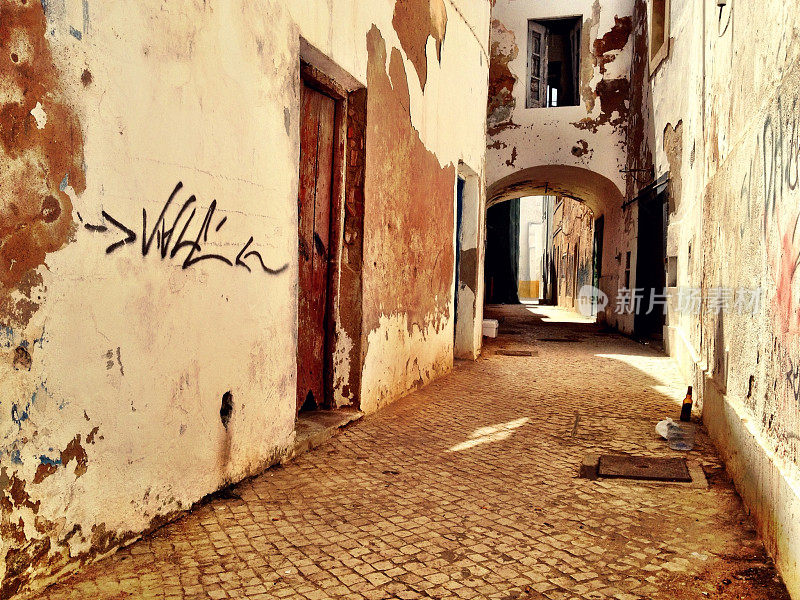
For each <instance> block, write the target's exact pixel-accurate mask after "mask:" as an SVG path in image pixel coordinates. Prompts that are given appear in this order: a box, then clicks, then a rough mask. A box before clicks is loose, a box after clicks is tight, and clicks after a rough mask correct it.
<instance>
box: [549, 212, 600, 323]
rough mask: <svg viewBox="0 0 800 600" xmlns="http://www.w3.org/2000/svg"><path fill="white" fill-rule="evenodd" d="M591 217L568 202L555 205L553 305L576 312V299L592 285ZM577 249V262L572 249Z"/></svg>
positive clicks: (592, 218)
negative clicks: (554, 303) (578, 294)
mask: <svg viewBox="0 0 800 600" xmlns="http://www.w3.org/2000/svg"><path fill="white" fill-rule="evenodd" d="M593 236H594V216H593V215H592V211H590V210H589V209H588V208H587V207H586V205H585V204H583V203H582V202H577V201H576V200H572V199H571V198H562V199H561V202H560V203H559V202H558V201H556V208H555V210H554V212H553V260H554V261H555V265H556V298H555V301H556V304H557V305H558V306H563V307H565V308H576V306H575V305H576V302H575V299H576V296H577V292H578V291H580V289H581V287H583V286H584V285H592V257H593V253H592V250H593V246H592V244H593V241H594V237H593ZM576 247H577V249H578V254H577V259H578V260H577V262H576V260H575V248H576Z"/></svg>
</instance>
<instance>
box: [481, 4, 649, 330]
mask: <svg viewBox="0 0 800 600" xmlns="http://www.w3.org/2000/svg"><path fill="white" fill-rule="evenodd" d="M576 17H577V18H578V19H579V20H580V23H581V38H580V60H579V90H580V94H579V97H580V102H579V104H578V105H577V106H558V107H553V108H526V93H527V87H528V77H529V76H528V23H529V21H538V22H542V23H547V22H548V21H549V20H551V19H565V18H576ZM634 26H635V23H634V2H633V1H632V0H603V1H601V0H595V1H590V0H569V1H566V2H563V1H560V2H559V1H550V0H547V1H543V2H536V3H526V2H518V1H516V0H497V1H496V2H495V3H494V7H493V9H492V24H491V35H490V40H491V42H490V47H491V57H492V62H491V67H490V78H489V101H488V107H487V115H488V117H487V118H488V126H487V148H488V153H487V163H486V165H487V171H486V173H487V186H488V188H487V197H488V202H489V204H490V205H491V204H493V203H494V202H496V201H499V200H503V199H507V198H512V197H520V196H525V195H533V194H550V193H555V194H559V195H563V196H565V197H571V198H573V199H575V200H578V201H581V202H584V203H585V204H586V206H587V207H588V209H589V210H591V212H592V214H593V217H594V218H595V219H597V218H599V217H601V216H603V217H604V218H605V219H604V220H605V232H604V233H605V234H604V251H603V265H602V275H603V276H602V277H601V279H600V281H599V285H600V288H601V289H602V290H603V292H604V293H605V294H606V295H607V296H608V297H609V298H610V306H612V307H613V302H614V298H616V295H617V290H618V288H619V286H620V284H621V282H622V280H623V273H624V269H625V265H624V263H623V261H622V257H624V256H625V255H626V252H628V251H631V250H632V248H634V247H635V244H636V242H635V240H636V226H635V223H636V207H632V208H626V209H623V208H622V207H623V203H624V201H625V199H626V194H627V190H626V182H627V177H626V174H625V172H624V171H625V170H626V169H627V167H628V162H629V160H628V146H629V141H628V136H629V123H631V122H632V121H635V119H636V118H637V116H636V115H634V114H632V112H631V110H630V106H631V97H632V96H631V95H632V88H631V77H632V73H633V70H632V66H633V64H634V42H635V36H634ZM590 250H591V249H590ZM599 318H601V319H603V320H605V321H607V322H609V323H610V324H611V325H613V326H615V327H617V328H618V329H620V330H622V331H626V332H631V331H632V329H633V317H632V315H628V314H621V315H618V314H615V313H614V312H613V311H607V312H606V313H602V314H600V315H599Z"/></svg>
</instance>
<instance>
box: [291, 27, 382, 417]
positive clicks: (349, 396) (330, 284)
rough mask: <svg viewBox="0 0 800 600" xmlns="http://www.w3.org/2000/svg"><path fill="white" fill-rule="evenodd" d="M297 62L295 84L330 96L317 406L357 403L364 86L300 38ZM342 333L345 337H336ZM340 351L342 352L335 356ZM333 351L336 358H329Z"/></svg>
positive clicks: (364, 115) (359, 358) (362, 219)
mask: <svg viewBox="0 0 800 600" xmlns="http://www.w3.org/2000/svg"><path fill="white" fill-rule="evenodd" d="M312 61H313V64H312ZM299 66H300V69H299V71H300V72H299V75H300V77H299V84H300V86H302V85H305V86H307V87H309V88H311V89H314V90H316V91H318V92H321V93H323V94H325V95H326V96H329V97H331V98H333V100H334V101H335V109H334V156H333V167H332V172H333V181H332V186H331V213H330V238H329V251H328V274H327V290H326V291H327V297H326V306H325V326H324V335H325V342H324V354H325V356H324V364H323V393H324V398H323V401H322V403H321V405H320V408H321V409H334V408H337V407H341V406H352V407H353V408H359V407H360V403H361V398H360V393H361V365H362V356H361V347H362V339H361V337H362V323H361V315H362V287H361V272H362V266H363V264H362V263H363V233H364V166H365V148H366V144H365V139H366V105H367V91H366V89H365V88H364V87H363V86H362V85H361V84H360V83H358V82H357V80H355V79H354V78H353V77H352V76H350V75H349V74H348V73H346V72H345V71H344V70H342V69H341V68H339V67H338V66H337V65H335V64H334V63H333V62H332V61H330V59H328V58H327V57H325V56H324V55H323V54H322V53H321V52H320V51H319V50H317V49H316V48H314V47H313V46H311V45H310V44H308V42H306V41H305V40H304V39H302V38H301V40H300V65H299ZM323 69H324V70H323ZM298 106H299V94H298ZM298 159H299V153H298ZM298 185H299V182H298ZM298 260H299V257H298ZM298 299H299V290H298ZM298 335H299V330H298ZM345 337H346V338H347V340H343V339H342V338H345ZM343 353H345V354H346V355H347V356H346V358H345V359H344V360H341V355H342V354H343ZM334 356H337V357H339V358H337V360H336V361H334Z"/></svg>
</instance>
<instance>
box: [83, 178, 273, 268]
mask: <svg viewBox="0 0 800 600" xmlns="http://www.w3.org/2000/svg"><path fill="white" fill-rule="evenodd" d="M182 188H183V183H182V182H180V181H179V182H178V184H177V185H176V186H175V188H174V189H173V190H172V193H171V194H170V195H169V198H167V200H166V202H164V206H163V207H162V208H161V212H160V213H159V215H158V218H157V219H156V220H155V223H153V224H152V226H151V228H150V229H148V224H147V209H146V208H142V243H141V252H142V256H147V255H148V254H149V253H150V251H151V250H152V249H153V247H154V245H155V250H157V251H158V253H159V254H160V257H161V259H162V260H163V259H165V258H169V259H170V260H172V259H174V258H175V256H176V255H177V254H178V252H180V251H181V250H184V249H187V250H188V252H187V253H186V255H185V256H184V258H183V261H182V263H181V267H182V268H183V269H188V268H189V267H191V266H193V265H196V264H197V263H199V262H201V261H204V260H213V261H217V262H221V263H223V264H225V265H227V266H229V267H242V268H244V269H247V271H248V272H252V268H251V265H252V266H258V267H261V270H262V271H264V272H265V273H269V274H270V275H279V274H280V273H283V272H284V271H285V270H286V269H288V268H289V264H288V263H286V264H284V265H283V266H281V267H278V268H271V267H268V266H267V265H266V264H265V263H264V259H263V258H262V257H261V254H260V253H259V252H258V251H257V250H251V249H250V247H251V246H252V244H253V236H250V238H249V239H248V240H247V241H246V242H245V243H244V244H243V245H242V246H241V249H240V250H239V253H238V254H237V255H236V257H235V258H233V259H231V258H228V257H227V256H224V255H223V254H215V253H211V252H206V251H204V244H207V243H208V238H209V235H213V234H216V233H219V231H220V230H221V229H222V227H223V226H224V225H225V223H226V222H227V220H228V217H226V216H223V217H222V218H221V219H219V221H218V222H217V224H216V225H215V226H214V228H213V233H212V231H211V229H212V228H211V224H212V222H213V221H214V215H215V213H216V212H217V201H216V200H213V201H212V202H211V204H210V205H209V206H208V208H207V209H206V211H205V215H204V216H203V220H202V222H201V223H200V227H199V229H197V230H196V231H190V228H191V227H192V224H193V223H197V221H195V217H196V216H197V214H198V208H197V206H196V203H197V198H196V196H195V195H194V194H192V195H191V196H189V198H187V199H186V200H185V201H184V203H183V204H182V205H181V207H180V209H179V210H178V213H177V214H176V215H175V217H174V218H172V219H171V221H170V220H169V219H168V218H167V214H168V211H169V209H170V207H171V206H172V205H173V202H174V201H175V198H176V196H177V195H178V192H180V191H181V189H182ZM101 215H102V217H103V220H104V221H107V222H108V223H110V224H111V225H112V226H113V227H115V228H116V229H117V230H119V232H121V233H122V234H124V236H125V237H123V238H122V239H120V240H118V241H116V242H113V243H112V244H110V245H109V246H108V247H107V248H106V254H111V253H112V252H115V251H116V250H119V249H120V248H122V247H123V246H127V245H128V244H133V243H134V242H136V240H137V236H136V232H134V231H133V230H132V229H130V228H129V227H127V226H126V225H124V224H123V223H121V222H120V221H118V220H117V219H115V218H114V217H112V216H111V215H110V214H108V213H107V212H106V211H102V212H101ZM168 223H169V225H168ZM84 227H85V228H86V229H87V230H89V231H93V232H97V233H106V232H108V231H109V230H110V228H109V226H108V225H105V224H102V225H92V224H90V223H85V224H84ZM248 260H249V261H250V263H249V264H248V262H247V261H248Z"/></svg>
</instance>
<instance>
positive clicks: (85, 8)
mask: <svg viewBox="0 0 800 600" xmlns="http://www.w3.org/2000/svg"><path fill="white" fill-rule="evenodd" d="M83 33H89V0H83Z"/></svg>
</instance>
